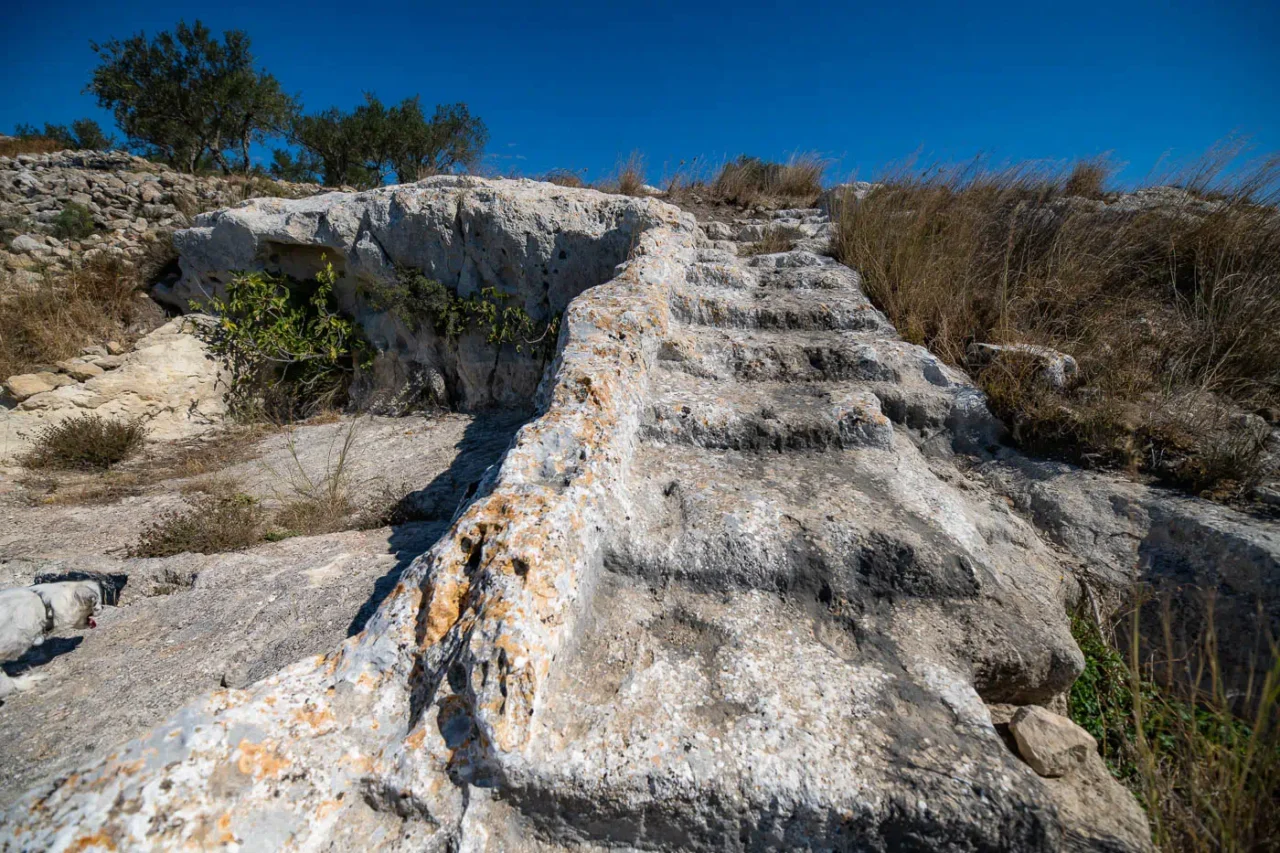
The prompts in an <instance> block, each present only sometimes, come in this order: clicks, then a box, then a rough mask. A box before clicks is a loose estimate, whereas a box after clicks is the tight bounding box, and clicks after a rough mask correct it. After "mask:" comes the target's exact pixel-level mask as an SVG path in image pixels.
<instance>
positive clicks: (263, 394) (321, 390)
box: [193, 262, 368, 419]
mask: <svg viewBox="0 0 1280 853" xmlns="http://www.w3.org/2000/svg"><path fill="white" fill-rule="evenodd" d="M337 278H338V275H337V273H336V272H335V271H334V269H333V264H331V263H328V262H326V263H325V267H324V269H322V270H321V271H320V272H319V273H318V274H317V275H316V278H315V280H314V281H312V282H299V281H296V280H292V279H289V278H287V277H285V276H278V275H272V274H271V273H268V272H251V273H240V274H237V275H235V276H233V277H232V279H231V281H230V282H229V283H228V284H227V289H226V296H225V298H218V297H213V298H211V299H210V300H209V301H208V302H207V303H206V304H202V305H194V306H193V307H196V308H200V309H201V310H207V311H209V312H211V313H213V314H215V315H217V320H216V322H214V323H210V324H204V325H200V326H197V329H196V333H197V334H198V335H199V336H200V337H201V339H203V340H204V341H205V343H206V344H207V345H208V346H209V349H210V351H211V352H212V353H213V354H214V355H215V356H217V357H219V358H221V359H223V360H225V361H226V362H227V364H228V365H229V368H230V371H231V381H230V388H229V390H228V394H227V399H228V403H229V404H230V405H231V406H232V408H233V410H236V411H238V412H239V413H240V414H246V413H254V412H261V413H262V414H266V415H267V416H268V417H281V418H286V419H288V418H292V417H298V416H305V415H307V414H309V413H310V412H312V411H315V410H317V409H319V408H321V407H324V406H327V405H335V404H340V403H341V402H342V398H343V397H344V396H345V394H346V392H347V388H348V386H349V385H350V379H351V376H352V375H353V373H354V371H355V366H356V364H357V363H359V362H362V361H363V360H364V359H365V358H366V357H367V355H368V349H367V346H366V344H365V342H364V340H363V339H362V338H361V337H360V334H359V332H358V331H357V330H356V328H355V325H354V324H353V323H352V322H351V320H349V319H347V318H346V317H343V316H342V315H341V313H340V312H339V309H338V305H337V301H336V298H335V296H334V293H333V286H334V284H335V283H336V281H337Z"/></svg>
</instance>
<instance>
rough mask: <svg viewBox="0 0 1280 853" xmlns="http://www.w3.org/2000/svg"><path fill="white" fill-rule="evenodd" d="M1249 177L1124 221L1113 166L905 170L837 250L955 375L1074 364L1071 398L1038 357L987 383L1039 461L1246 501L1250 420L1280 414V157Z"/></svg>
mask: <svg viewBox="0 0 1280 853" xmlns="http://www.w3.org/2000/svg"><path fill="white" fill-rule="evenodd" d="M1227 153H1228V154H1229V153H1232V152H1229V151H1228V152H1227ZM1230 159H1231V158H1230V157H1229V156H1226V154H1224V153H1223V151H1221V150H1219V151H1216V152H1211V153H1210V155H1208V156H1207V157H1206V158H1205V159H1204V160H1202V161H1200V162H1198V163H1196V164H1195V165H1194V166H1192V167H1191V168H1189V169H1186V170H1184V171H1183V172H1182V173H1181V175H1179V176H1175V178H1178V179H1175V180H1172V181H1171V180H1162V181H1161V183H1166V184H1167V183H1176V184H1181V185H1182V187H1183V189H1173V188H1169V187H1167V186H1166V187H1164V188H1161V189H1149V190H1146V191H1143V192H1142V193H1140V194H1139V195H1137V196H1126V197H1120V196H1117V195H1115V194H1113V195H1112V196H1111V197H1110V200H1109V203H1108V202H1104V201H1102V200H1099V199H1096V198H1094V197H1095V196H1098V195H1101V194H1102V192H1103V190H1104V188H1105V184H1106V179H1107V171H1106V165H1105V162H1104V161H1100V160H1094V161H1089V162H1086V163H1082V164H1080V165H1078V166H1077V167H1076V168H1075V169H1074V170H1072V171H1071V172H1069V173H1064V172H1063V171H1061V170H1055V169H1051V168H1045V167H1042V166H1037V165H1034V164H1032V165H1023V166H1015V167H1009V168H1003V169H992V168H989V167H987V166H985V165H984V164H982V163H977V164H973V165H970V166H967V167H963V168H936V167H935V168H931V169H924V170H913V169H910V168H908V169H900V170H897V171H895V172H893V173H891V174H890V175H889V176H887V177H886V178H885V179H883V180H882V182H881V183H880V184H879V185H877V186H876V188H875V189H873V190H872V191H871V193H870V194H868V195H867V196H866V198H865V199H863V200H862V201H860V202H858V201H856V200H854V199H852V198H850V199H847V200H846V201H845V203H843V204H840V205H838V210H837V219H838V221H837V225H836V235H835V237H834V240H833V251H834V254H835V255H836V257H837V258H839V259H840V260H841V261H843V262H844V263H846V264H848V265H849V266H852V267H854V268H855V269H857V270H859V272H860V273H861V274H862V277H863V280H864V286H865V287H866V289H867V292H868V294H869V295H870V297H871V298H872V300H873V301H874V302H875V303H876V305H877V306H878V307H880V308H881V309H882V310H884V311H885V313H886V314H887V315H888V316H889V318H890V319H891V320H892V321H893V322H894V324H895V325H896V326H897V327H898V329H899V330H900V331H901V333H902V334H903V336H904V337H906V338H907V339H908V340H911V341H913V342H915V343H920V344H924V345H926V346H928V347H929V348H930V349H931V350H933V351H934V352H935V353H937V354H938V355H940V356H941V357H943V358H944V359H946V360H947V361H949V362H951V363H952V364H956V365H960V366H966V367H974V368H977V367H978V365H969V364H967V363H966V350H967V347H968V345H969V344H970V343H971V342H974V341H982V342H993V343H1023V342H1025V343H1031V344H1038V345H1043V346H1048V347H1052V348H1054V349H1057V350H1061V351H1063V352H1067V353H1070V354H1072V355H1074V356H1075V358H1076V359H1077V360H1078V361H1079V364H1080V374H1081V381H1080V382H1079V384H1078V386H1077V387H1075V388H1071V389H1067V390H1065V391H1063V392H1055V391H1052V390H1050V389H1049V388H1047V387H1046V386H1045V384H1044V383H1042V382H1040V381H1038V379H1037V375H1036V370H1035V368H1034V365H1032V364H1029V363H1028V362H1027V361H1026V360H1025V359H1021V360H1019V359H1009V358H1005V359H997V360H996V361H995V362H993V363H992V364H990V365H988V366H985V367H983V368H982V369H981V370H975V371H974V372H975V374H976V378H977V380H978V382H979V384H980V385H982V387H983V388H984V390H986V392H987V393H988V395H989V397H990V399H991V402H992V405H993V408H994V409H995V410H996V412H997V413H998V414H999V415H1000V416H1002V417H1003V418H1004V419H1005V421H1006V423H1008V424H1009V425H1010V426H1011V428H1012V430H1013V433H1014V437H1015V439H1017V440H1018V441H1020V442H1021V443H1022V444H1023V445H1024V446H1025V447H1027V448H1028V449H1031V450H1033V451H1037V452H1044V453H1050V454H1063V455H1066V456H1068V457H1070V458H1074V459H1076V460H1078V461H1083V462H1086V463H1093V464H1100V465H1109V466H1120V467H1127V468H1130V469H1132V470H1136V471H1143V472H1148V473H1150V474H1154V475H1157V476H1159V477H1161V478H1163V479H1165V480H1167V481H1170V482H1174V483H1177V484H1180V485H1182V486H1184V487H1186V488H1189V489H1190V490H1192V491H1194V492H1197V493H1201V492H1203V493H1207V494H1211V495H1213V496H1217V497H1236V496H1241V495H1243V494H1245V493H1246V492H1247V491H1248V489H1249V487H1250V486H1251V484H1252V483H1253V481H1254V480H1255V479H1256V477H1257V476H1258V475H1259V473H1260V472H1259V464H1260V461H1261V460H1262V458H1263V442H1264V441H1265V436H1266V432H1267V430H1266V429H1265V426H1264V425H1263V424H1262V423H1261V422H1260V419H1259V418H1257V417H1254V418H1252V419H1251V418H1250V417H1248V416H1249V414H1250V413H1267V414H1268V416H1269V417H1274V411H1275V409H1276V407H1277V406H1280V215H1277V211H1276V208H1275V207H1274V203H1275V202H1276V200H1277V195H1278V193H1280V159H1277V158H1271V159H1269V160H1266V161H1262V162H1260V163H1257V164H1254V165H1253V166H1252V167H1251V168H1248V169H1244V170H1241V171H1234V172H1228V171H1225V169H1224V167H1225V166H1226V165H1227V163H1228V162H1230ZM1082 196H1084V197H1082Z"/></svg>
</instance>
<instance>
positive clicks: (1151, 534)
mask: <svg viewBox="0 0 1280 853" xmlns="http://www.w3.org/2000/svg"><path fill="white" fill-rule="evenodd" d="M978 471H979V472H980V473H981V474H982V476H983V478H984V479H985V480H986V482H987V483H988V484H989V485H990V486H991V487H992V488H993V489H994V490H995V491H997V492H998V493H1001V494H1003V495H1005V496H1007V497H1008V498H1009V499H1010V500H1011V501H1012V502H1013V504H1014V506H1015V507H1016V508H1017V509H1018V510H1019V511H1020V512H1021V513H1023V514H1024V515H1025V516H1026V517H1027V518H1029V519H1030V520H1032V521H1033V522H1034V523H1035V525H1036V526H1037V527H1038V528H1039V529H1041V530H1042V531H1043V532H1044V534H1045V535H1046V538H1048V539H1050V541H1052V542H1054V543H1055V544H1057V545H1059V546H1061V547H1062V548H1063V549H1064V550H1066V551H1067V552H1069V553H1070V554H1071V556H1072V557H1073V558H1074V559H1075V560H1078V561H1079V563H1080V565H1079V566H1078V567H1077V568H1076V569H1075V574H1076V576H1077V577H1079V578H1080V579H1081V580H1082V581H1083V582H1084V585H1085V588H1086V591H1087V594H1088V595H1089V596H1090V598H1091V599H1092V603H1093V606H1094V607H1096V608H1097V611H1098V613H1099V615H1101V616H1102V617H1104V618H1106V617H1108V616H1110V615H1111V614H1112V613H1113V612H1116V611H1119V610H1121V609H1122V608H1125V607H1128V606H1129V605H1131V604H1132V602H1133V597H1134V585H1135V584H1136V583H1144V584H1149V585H1150V586H1152V587H1153V590H1154V592H1155V594H1156V596H1155V598H1154V599H1153V600H1152V603H1151V605H1149V606H1148V607H1146V608H1144V610H1143V613H1142V624H1141V633H1142V635H1143V636H1148V637H1156V638H1161V639H1160V640H1159V643H1158V645H1161V648H1162V651H1161V655H1162V656H1163V655H1164V654H1165V653H1164V651H1163V645H1162V644H1163V636H1164V626H1163V624H1162V623H1163V621H1164V619H1163V616H1162V613H1161V609H1162V608H1161V606H1160V599H1161V598H1167V600H1168V601H1169V603H1170V617H1171V618H1170V627H1171V630H1172V636H1173V640H1174V643H1175V646H1176V648H1175V657H1181V656H1182V655H1183V654H1189V655H1192V656H1193V659H1194V654H1195V653H1196V647H1197V640H1198V638H1199V637H1201V635H1202V633H1203V631H1204V630H1205V629H1206V627H1207V624H1208V620H1209V618H1210V615H1211V612H1210V611H1212V617H1213V619H1214V622H1215V624H1216V626H1217V632H1218V638H1219V641H1218V644H1217V650H1218V655H1219V664H1220V666H1221V676H1222V677H1223V679H1224V680H1225V682H1226V684H1227V686H1228V688H1229V689H1236V688H1243V687H1244V686H1245V685H1246V684H1248V683H1249V681H1250V676H1251V672H1252V671H1253V670H1254V669H1255V667H1256V666H1257V665H1258V663H1257V662H1258V659H1259V658H1258V655H1259V654H1263V655H1265V652H1266V647H1265V645H1261V644H1262V643H1263V642H1264V639H1263V638H1265V637H1266V636H1268V635H1269V636H1272V637H1274V636H1277V635H1278V634H1280V524H1277V523H1276V522H1274V521H1269V520H1265V519H1260V518H1257V517H1254V516H1251V515H1246V514H1244V513H1242V512H1239V511H1236V510H1233V509H1230V508H1228V507H1224V506H1222V505H1220V504H1215V503H1211V502H1209V501H1205V500H1200V499H1197V498H1190V497H1187V496H1185V495H1181V494H1178V493H1176V492H1171V491H1167V490H1163V489H1155V488H1151V487H1149V486H1145V485H1143V484H1141V483H1135V482H1131V481H1128V480H1124V479H1120V478H1116V477H1110V476H1105V475H1099V474H1095V473H1090V472H1086V471H1081V470H1079V469H1077V468H1074V467H1072V466H1070V465H1066V464H1062V463H1056V462H1045V461H1036V460H1030V459H1027V458H1025V457H1022V456H1019V455H1017V454H1014V453H1009V452H1004V453H1001V454H999V458H998V459H996V460H993V461H990V462H986V463H984V464H982V465H980V466H979V468H978ZM1197 589H1198V590H1203V594H1202V593H1201V592H1199V591H1197ZM1206 596H1211V599H1209V598H1207V597H1206ZM1121 627H1122V628H1123V627H1124V626H1123V625H1122V626H1121Z"/></svg>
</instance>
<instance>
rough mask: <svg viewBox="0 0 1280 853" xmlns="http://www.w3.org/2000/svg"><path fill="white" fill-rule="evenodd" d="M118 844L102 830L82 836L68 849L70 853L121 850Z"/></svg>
mask: <svg viewBox="0 0 1280 853" xmlns="http://www.w3.org/2000/svg"><path fill="white" fill-rule="evenodd" d="M119 849H120V848H119V847H117V846H116V843H115V842H114V841H112V840H111V837H110V836H108V835H107V834H106V833H105V832H103V831H102V830H98V831H97V832H95V833H94V834H93V835H82V836H80V837H79V838H77V839H76V840H75V841H73V842H71V846H70V847H68V848H67V850H68V851H69V853H80V851H82V850H119Z"/></svg>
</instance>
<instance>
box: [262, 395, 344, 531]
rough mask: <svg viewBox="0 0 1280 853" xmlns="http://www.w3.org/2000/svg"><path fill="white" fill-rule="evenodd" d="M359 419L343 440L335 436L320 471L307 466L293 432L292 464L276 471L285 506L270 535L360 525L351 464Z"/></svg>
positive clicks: (335, 529) (290, 448)
mask: <svg viewBox="0 0 1280 853" xmlns="http://www.w3.org/2000/svg"><path fill="white" fill-rule="evenodd" d="M359 423H360V422H359V420H353V421H352V422H351V424H350V425H349V426H348V427H347V429H346V430H345V431H344V432H343V433H342V436H341V438H342V440H341V442H340V443H339V442H338V441H337V440H336V438H335V440H334V441H333V442H331V443H330V445H329V450H328V453H327V454H326V457H325V463H324V467H323V469H321V470H319V471H316V472H312V471H308V470H307V466H306V465H304V464H303V462H302V459H301V458H300V457H299V455H298V447H297V444H296V442H295V440H294V434H293V433H292V432H291V433H290V434H289V438H288V448H289V459H290V465H289V469H288V470H287V471H286V472H285V473H283V474H279V473H278V474H277V475H276V477H277V479H278V480H279V481H280V482H281V483H282V484H283V489H282V490H281V492H280V494H279V495H278V497H279V498H280V501H281V506H280V509H279V510H278V511H277V512H276V514H275V519H274V526H273V530H272V532H271V534H270V538H272V539H284V538H287V537H290V536H316V535H319V534H322V533H335V532H337V531H339V530H350V529H351V528H353V527H357V526H359V524H358V523H357V520H356V519H355V515H356V513H357V507H356V504H355V501H354V499H353V493H354V491H355V484H354V483H353V482H352V479H351V468H350V465H351V462H352V451H353V449H354V447H355V440H356V435H357V433H358V432H359Z"/></svg>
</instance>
